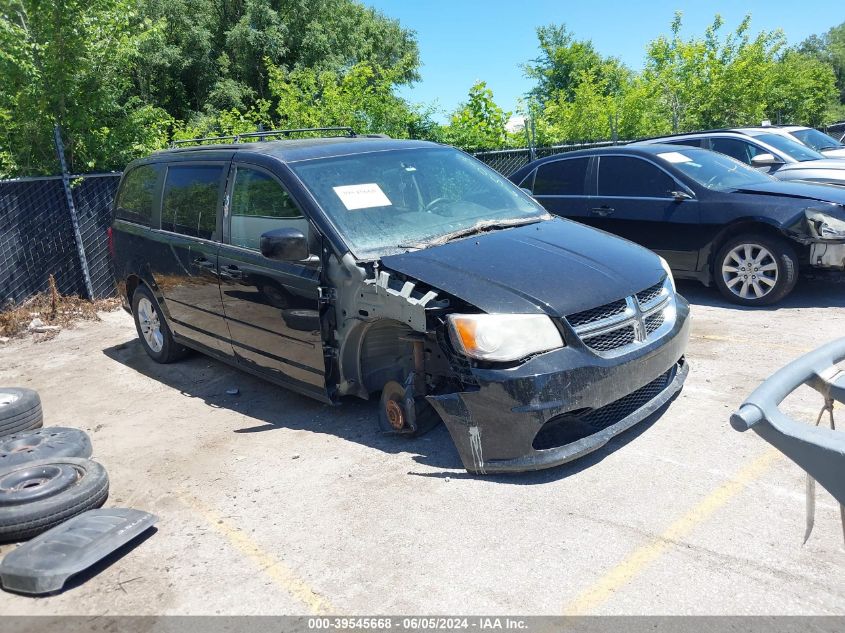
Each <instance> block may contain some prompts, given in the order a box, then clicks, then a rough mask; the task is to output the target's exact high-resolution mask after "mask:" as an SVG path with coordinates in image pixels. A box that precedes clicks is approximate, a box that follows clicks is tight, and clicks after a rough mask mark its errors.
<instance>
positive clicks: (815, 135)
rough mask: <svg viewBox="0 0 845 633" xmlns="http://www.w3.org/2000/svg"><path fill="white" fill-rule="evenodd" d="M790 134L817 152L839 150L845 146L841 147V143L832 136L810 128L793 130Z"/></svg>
mask: <svg viewBox="0 0 845 633" xmlns="http://www.w3.org/2000/svg"><path fill="white" fill-rule="evenodd" d="M790 134H791V135H792V136H794V137H795V138H797V139H798V140H799V141H801V142H802V143H804V145H806V146H807V147H812V148H813V149H814V150H816V151H817V152H821V151H822V150H825V149H841V148H843V147H845V145H842V143H840V142H839V141H837V140H836V139H835V138H833V137H832V136H828V135H827V134H825V133H824V132H819V131H818V130H814V129H813V128H811V127H808V128H807V129H806V130H794V131H792V132H790Z"/></svg>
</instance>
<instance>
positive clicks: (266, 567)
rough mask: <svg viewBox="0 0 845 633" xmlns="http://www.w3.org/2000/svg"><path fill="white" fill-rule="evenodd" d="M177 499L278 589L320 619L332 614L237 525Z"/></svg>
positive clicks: (199, 505)
mask: <svg viewBox="0 0 845 633" xmlns="http://www.w3.org/2000/svg"><path fill="white" fill-rule="evenodd" d="M180 499H181V500H182V501H183V502H184V503H185V504H186V505H187V506H188V507H190V508H191V509H192V510H194V511H195V512H197V513H198V514H200V515H201V516H202V517H203V518H204V519H205V520H206V521H207V522H208V524H209V525H210V526H211V527H213V528H214V529H215V530H217V531H218V532H219V533H220V534H221V535H223V536H224V537H225V538H226V539H227V540H228V541H229V543H231V544H232V546H233V547H234V548H235V549H236V550H238V551H239V552H241V553H242V554H244V555H245V556H246V557H247V558H250V559H252V561H253V562H254V563H256V564H257V565H258V567H260V568H261V570H262V571H263V572H264V573H266V574H267V575H268V576H270V578H272V579H273V581H275V583H276V584H277V585H279V586H280V587H281V588H282V589H283V590H285V591H286V592H287V593H289V594H290V595H291V596H293V597H294V598H296V599H297V600H299V601H300V602H302V603H303V604H304V605H305V606H307V607H308V608H309V609H310V610H311V612H312V613H314V614H317V615H323V614H328V613H331V612H332V611H333V610H334V609H333V608H332V606H331V604H330V603H329V601H328V600H327V599H326V598H324V597H323V596H321V595H320V594H318V593H317V592H315V591H314V590H313V589H311V587H309V586H308V584H307V583H306V582H305V581H304V580H302V579H301V578H299V577H298V576H297V575H296V573H295V572H294V571H293V570H292V569H291V568H290V567H288V566H287V565H285V564H284V563H283V562H281V561H280V560H279V559H277V558H276V557H275V556H273V555H272V554H269V553H268V552H265V551H264V550H262V549H261V547H260V546H259V545H258V544H257V543H256V542H255V541H253V540H252V539H251V538H250V537H249V536H248V535H246V534H245V533H244V532H243V531H242V530H241V529H240V528H238V527H237V526H236V525H234V524H232V523H230V522H229V521H227V520H226V519H225V518H223V517H222V516H220V514H218V513H217V512H215V511H214V510H213V509H211V508H209V507H207V506H206V505H205V504H203V503H202V502H200V501H199V500H197V499H195V498H193V497H188V496H180Z"/></svg>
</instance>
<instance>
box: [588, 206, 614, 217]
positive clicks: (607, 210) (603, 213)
mask: <svg viewBox="0 0 845 633" xmlns="http://www.w3.org/2000/svg"><path fill="white" fill-rule="evenodd" d="M590 211H591V212H592V214H593V215H597V216H599V217H600V218H606V217H609V216H611V215H613V213H614V212H615V211H616V209H614V208H612V207H607V206H601V207H595V208H593V209H590Z"/></svg>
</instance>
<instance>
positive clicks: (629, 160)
mask: <svg viewBox="0 0 845 633" xmlns="http://www.w3.org/2000/svg"><path fill="white" fill-rule="evenodd" d="M675 188H676V187H675V181H674V180H673V179H672V178H671V177H670V176H669V175H668V174H666V172H664V171H663V170H662V169H660V168H659V167H657V166H655V165H652V164H651V163H649V162H647V161H644V160H641V159H639V158H633V157H630V156H602V157H601V159H600V160H599V195H600V196H621V197H638V198H646V197H649V198H668V197H670V195H669V192H670V191H673V190H674V189H675Z"/></svg>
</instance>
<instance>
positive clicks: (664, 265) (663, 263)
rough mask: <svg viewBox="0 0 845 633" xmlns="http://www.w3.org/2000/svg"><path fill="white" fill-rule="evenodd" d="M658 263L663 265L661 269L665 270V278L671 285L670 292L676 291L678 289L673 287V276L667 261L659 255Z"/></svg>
mask: <svg viewBox="0 0 845 633" xmlns="http://www.w3.org/2000/svg"><path fill="white" fill-rule="evenodd" d="M658 257H660V255H658ZM660 265H661V266H663V270H665V271H666V278H667V279H668V280H669V284H670V285H671V286H672V292H677V291H678V289H677V288H676V287H675V277H674V276H673V275H672V269H671V268H669V262H667V261H666V260H665V259H663V258H662V257H660Z"/></svg>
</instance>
